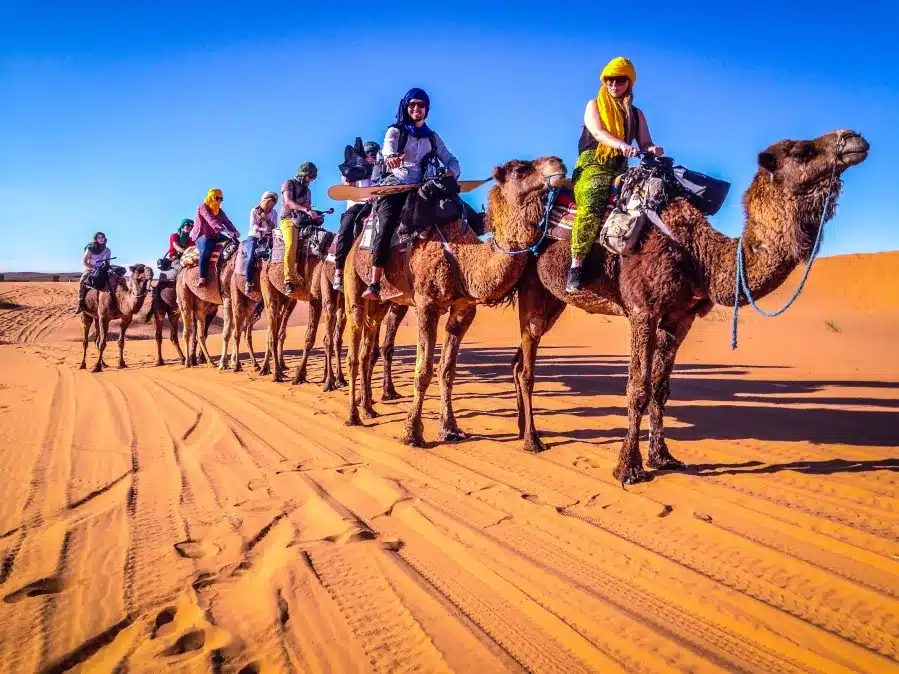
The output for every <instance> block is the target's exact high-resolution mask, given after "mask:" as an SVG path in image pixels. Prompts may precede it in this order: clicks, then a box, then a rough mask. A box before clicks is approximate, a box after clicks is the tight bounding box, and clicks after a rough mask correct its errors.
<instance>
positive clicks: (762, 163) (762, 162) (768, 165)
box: [759, 152, 777, 173]
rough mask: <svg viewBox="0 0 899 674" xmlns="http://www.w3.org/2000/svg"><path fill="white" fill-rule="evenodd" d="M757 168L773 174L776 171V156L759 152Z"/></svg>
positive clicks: (771, 153)
mask: <svg viewBox="0 0 899 674" xmlns="http://www.w3.org/2000/svg"><path fill="white" fill-rule="evenodd" d="M759 168H762V169H764V170H765V171H768V172H769V173H774V172H775V171H776V170H777V156H776V155H775V154H774V153H773V152H759Z"/></svg>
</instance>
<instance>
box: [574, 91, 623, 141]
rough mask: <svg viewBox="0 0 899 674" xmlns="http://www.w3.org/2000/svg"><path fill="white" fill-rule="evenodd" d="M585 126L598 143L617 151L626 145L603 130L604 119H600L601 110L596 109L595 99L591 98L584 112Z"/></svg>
mask: <svg viewBox="0 0 899 674" xmlns="http://www.w3.org/2000/svg"><path fill="white" fill-rule="evenodd" d="M584 126H586V127H587V130H588V131H589V132H590V133H592V134H593V137H594V138H595V139H596V142H598V143H602V144H603V145H606V146H608V147H613V148H615V149H616V150H620V149H621V147H622V146H623V145H626V143H625V142H624V141H623V140H619V139H618V138H615V136H613V135H612V134H610V133H609V132H608V131H606V130H605V129H604V128H603V126H602V119H600V117H599V108H597V107H596V99H595V98H591V99H590V100H589V101H588V102H587V108H586V109H585V110H584Z"/></svg>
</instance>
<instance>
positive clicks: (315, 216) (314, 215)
mask: <svg viewBox="0 0 899 674" xmlns="http://www.w3.org/2000/svg"><path fill="white" fill-rule="evenodd" d="M309 217H310V218H312V219H313V220H315V221H316V222H321V219H322V216H320V215H319V214H318V213H316V212H315V211H310V212H309Z"/></svg>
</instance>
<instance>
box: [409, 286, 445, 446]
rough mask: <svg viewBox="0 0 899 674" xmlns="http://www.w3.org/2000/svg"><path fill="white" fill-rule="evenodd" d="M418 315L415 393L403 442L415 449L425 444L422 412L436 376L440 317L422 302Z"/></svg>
mask: <svg viewBox="0 0 899 674" xmlns="http://www.w3.org/2000/svg"><path fill="white" fill-rule="evenodd" d="M415 309H416V311H415V313H416V314H417V315H418V349H417V352H416V355H415V392H414V394H413V396H412V408H411V409H410V410H409V416H408V417H407V418H406V425H405V433H404V435H403V439H402V441H403V442H404V443H406V444H407V445H412V446H413V447H421V446H422V445H423V444H424V425H423V424H422V422H421V410H422V407H423V406H424V402H425V394H426V393H427V390H428V385H430V383H431V378H432V377H433V376H434V344H435V342H436V341H437V321H438V319H439V318H440V315H439V313H438V311H437V307H435V306H434V305H433V304H426V303H425V302H421V303H420V304H416V307H415Z"/></svg>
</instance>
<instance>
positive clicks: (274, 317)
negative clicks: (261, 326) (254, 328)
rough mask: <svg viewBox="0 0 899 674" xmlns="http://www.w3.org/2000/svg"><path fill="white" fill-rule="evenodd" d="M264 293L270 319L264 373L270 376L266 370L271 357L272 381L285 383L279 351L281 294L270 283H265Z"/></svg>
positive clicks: (267, 329) (266, 336)
mask: <svg viewBox="0 0 899 674" xmlns="http://www.w3.org/2000/svg"><path fill="white" fill-rule="evenodd" d="M262 289H263V293H265V294H266V298H265V313H266V315H267V318H268V327H267V328H266V332H265V339H266V343H267V345H266V348H267V351H266V354H265V362H263V364H262V373H263V374H268V371H267V370H266V366H267V365H268V363H269V360H268V359H269V357H271V363H272V366H271V375H272V381H277V382H280V381H284V371H283V370H282V369H281V360H280V354H279V350H278V342H279V340H280V339H281V334H280V333H281V330H282V326H281V294H280V293H279V292H278V291H276V290H274V289H273V288H271V287H270V286H269V284H268V283H264V284H263V286H262Z"/></svg>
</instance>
